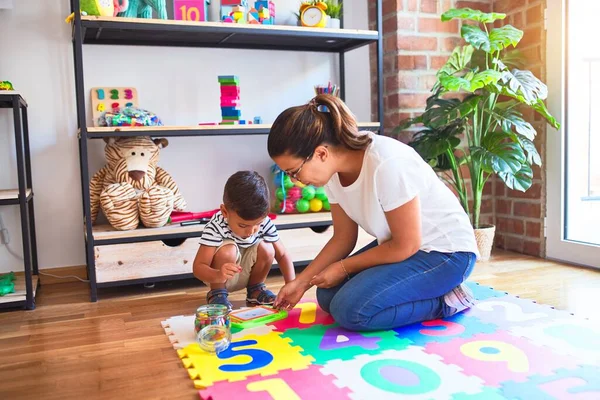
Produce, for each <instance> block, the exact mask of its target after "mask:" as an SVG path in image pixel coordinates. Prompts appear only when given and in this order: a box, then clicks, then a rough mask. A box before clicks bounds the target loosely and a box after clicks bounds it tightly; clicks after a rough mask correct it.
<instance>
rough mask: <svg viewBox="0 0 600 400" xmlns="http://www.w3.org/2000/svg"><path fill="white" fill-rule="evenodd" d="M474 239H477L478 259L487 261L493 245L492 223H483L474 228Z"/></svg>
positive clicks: (493, 228)
mask: <svg viewBox="0 0 600 400" xmlns="http://www.w3.org/2000/svg"><path fill="white" fill-rule="evenodd" d="M474 231H475V240H476V241H477V249H478V250H479V255H480V258H479V260H478V261H488V260H489V259H490V255H491V254H492V247H494V235H495V234H496V227H495V226H494V225H483V226H481V227H479V228H475V229H474Z"/></svg>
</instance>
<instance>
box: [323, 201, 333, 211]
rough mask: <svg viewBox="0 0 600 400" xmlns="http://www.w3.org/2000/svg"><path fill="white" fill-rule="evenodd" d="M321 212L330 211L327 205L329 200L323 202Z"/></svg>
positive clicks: (329, 206)
mask: <svg viewBox="0 0 600 400" xmlns="http://www.w3.org/2000/svg"><path fill="white" fill-rule="evenodd" d="M323 210H325V211H331V205H330V204H329V200H323Z"/></svg>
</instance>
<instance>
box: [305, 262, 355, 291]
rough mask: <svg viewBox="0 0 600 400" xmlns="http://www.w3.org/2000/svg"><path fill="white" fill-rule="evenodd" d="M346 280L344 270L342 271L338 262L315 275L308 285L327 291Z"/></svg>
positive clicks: (346, 276)
mask: <svg viewBox="0 0 600 400" xmlns="http://www.w3.org/2000/svg"><path fill="white" fill-rule="evenodd" d="M346 278H348V275H347V274H346V270H345V269H344V266H343V265H342V262H341V261H338V262H336V263H333V264H331V265H329V266H328V267H327V268H325V269H324V270H323V271H321V272H320V273H318V274H317V275H315V276H314V277H313V278H312V280H311V281H310V284H311V285H315V286H316V287H318V288H321V289H327V288H331V287H334V286H337V285H339V284H340V283H342V282H343V281H344V279H346Z"/></svg>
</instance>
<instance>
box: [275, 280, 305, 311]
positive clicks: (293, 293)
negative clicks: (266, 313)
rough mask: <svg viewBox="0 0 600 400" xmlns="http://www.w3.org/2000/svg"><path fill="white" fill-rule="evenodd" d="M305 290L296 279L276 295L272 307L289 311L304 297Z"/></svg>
mask: <svg viewBox="0 0 600 400" xmlns="http://www.w3.org/2000/svg"><path fill="white" fill-rule="evenodd" d="M306 289H307V288H306V287H305V285H303V284H302V283H301V282H300V281H299V280H298V279H294V280H293V281H290V282H288V283H286V284H285V285H284V286H283V287H282V288H281V290H280V291H279V293H278V294H277V299H275V303H273V307H274V308H276V309H279V310H291V309H292V308H294V306H295V305H296V304H297V303H298V302H299V301H300V299H301V298H302V296H304V292H306Z"/></svg>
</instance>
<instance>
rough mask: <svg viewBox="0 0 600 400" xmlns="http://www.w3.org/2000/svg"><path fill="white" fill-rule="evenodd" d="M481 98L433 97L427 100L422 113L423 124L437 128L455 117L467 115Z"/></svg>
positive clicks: (460, 117)
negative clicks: (425, 107)
mask: <svg viewBox="0 0 600 400" xmlns="http://www.w3.org/2000/svg"><path fill="white" fill-rule="evenodd" d="M480 99H481V98H480V97H479V96H469V97H467V98H465V99H464V100H463V101H460V100H459V99H441V98H439V97H438V98H433V99H430V100H429V101H428V104H427V110H426V111H425V112H424V113H423V114H422V118H423V124H425V125H426V126H428V127H431V128H439V127H442V126H445V125H448V124H450V123H452V122H453V121H455V120H457V119H462V118H465V117H467V116H469V115H470V114H471V113H472V112H473V110H474V109H475V107H477V103H478V102H479V100H480Z"/></svg>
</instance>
